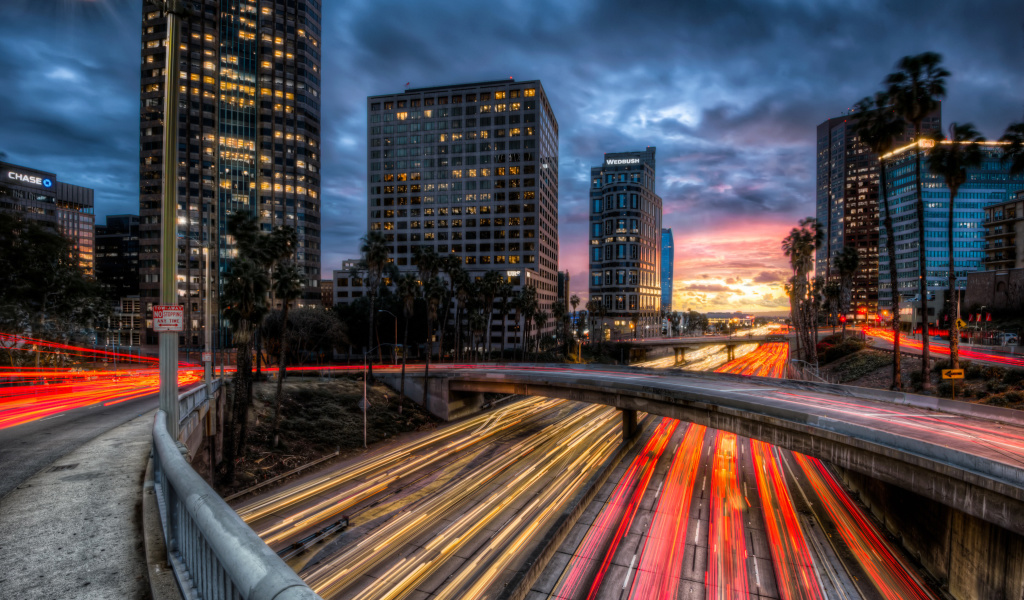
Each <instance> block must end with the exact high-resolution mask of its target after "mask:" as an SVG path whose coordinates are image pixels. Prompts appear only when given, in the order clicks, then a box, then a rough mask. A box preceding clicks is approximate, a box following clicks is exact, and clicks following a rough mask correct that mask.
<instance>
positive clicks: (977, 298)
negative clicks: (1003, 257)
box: [963, 269, 1024, 320]
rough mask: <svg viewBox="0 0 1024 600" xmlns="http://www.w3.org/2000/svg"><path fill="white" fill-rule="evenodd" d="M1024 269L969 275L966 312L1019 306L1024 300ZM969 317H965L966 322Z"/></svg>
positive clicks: (965, 298) (981, 272)
mask: <svg viewBox="0 0 1024 600" xmlns="http://www.w3.org/2000/svg"><path fill="white" fill-rule="evenodd" d="M1022 293H1024V269H1009V270H1002V271H978V272H976V273H968V274H967V290H966V293H965V294H964V305H963V306H964V310H971V309H973V308H974V307H976V306H985V307H987V308H989V309H993V308H996V309H1001V308H1011V307H1012V306H1011V305H1014V304H1017V305H1019V304H1020V303H1021V302H1022V301H1024V298H1022V297H1020V296H1021V294H1022ZM966 319H967V317H964V320H966Z"/></svg>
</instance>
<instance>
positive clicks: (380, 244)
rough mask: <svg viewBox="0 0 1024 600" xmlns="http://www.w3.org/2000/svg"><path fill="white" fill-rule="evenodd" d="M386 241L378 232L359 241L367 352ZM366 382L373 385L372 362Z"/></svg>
mask: <svg viewBox="0 0 1024 600" xmlns="http://www.w3.org/2000/svg"><path fill="white" fill-rule="evenodd" d="M390 250H391V249H390V248H389V247H388V242H387V239H386V238H385V237H384V234H382V233H381V232H379V231H371V232H369V233H367V234H366V235H365V236H363V238H362V239H361V240H360V245H359V253H360V254H362V256H363V258H362V259H361V260H360V261H359V265H358V266H357V267H356V268H357V269H358V270H360V271H362V272H363V273H365V274H366V294H367V295H368V296H369V297H370V329H369V334H368V337H369V339H368V340H367V342H366V347H367V352H369V351H370V350H372V349H373V347H374V345H375V344H374V343H373V340H374V334H375V333H376V330H375V329H374V320H375V317H376V316H377V295H378V294H379V293H380V287H381V284H382V283H383V281H384V275H385V269H386V267H387V265H388V254H389V252H390ZM366 377H367V382H368V383H371V384H372V383H373V361H372V360H371V361H369V370H368V371H367V373H366Z"/></svg>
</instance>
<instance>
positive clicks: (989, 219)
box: [985, 210, 1017, 225]
mask: <svg viewBox="0 0 1024 600" xmlns="http://www.w3.org/2000/svg"><path fill="white" fill-rule="evenodd" d="M1016 220H1017V211H1015V210H1007V211H1003V212H997V213H992V214H986V215H985V224H986V225H988V224H989V223H1000V222H1003V221H1016Z"/></svg>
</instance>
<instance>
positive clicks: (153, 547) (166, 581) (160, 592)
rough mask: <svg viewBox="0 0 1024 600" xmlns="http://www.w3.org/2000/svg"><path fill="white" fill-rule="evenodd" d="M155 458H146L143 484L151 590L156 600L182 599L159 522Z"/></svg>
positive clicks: (143, 534)
mask: <svg viewBox="0 0 1024 600" xmlns="http://www.w3.org/2000/svg"><path fill="white" fill-rule="evenodd" d="M154 483H155V482H154V479H153V459H152V456H151V457H150V459H149V460H148V461H146V479H145V483H143V485H142V537H143V540H144V541H145V550H146V568H147V570H148V571H149V591H150V594H151V595H152V597H153V600H182V595H181V591H180V590H179V589H178V582H177V581H176V580H175V579H174V571H173V570H171V567H170V565H169V564H168V562H167V546H166V545H165V544H164V530H163V526H162V525H161V524H160V508H159V507H158V506H157V502H156V493H155V491H154V489H153V486H154Z"/></svg>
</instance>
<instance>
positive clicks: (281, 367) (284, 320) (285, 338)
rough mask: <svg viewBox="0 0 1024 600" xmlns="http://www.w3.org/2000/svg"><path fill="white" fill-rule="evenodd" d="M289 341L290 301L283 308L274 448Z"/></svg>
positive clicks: (275, 399) (275, 398) (275, 397)
mask: <svg viewBox="0 0 1024 600" xmlns="http://www.w3.org/2000/svg"><path fill="white" fill-rule="evenodd" d="M287 341H288V302H285V303H284V308H282V309H281V358H280V359H278V361H277V393H276V394H274V423H273V425H272V426H271V428H270V430H271V431H272V432H273V436H274V448H277V427H278V424H279V423H280V422H281V397H282V396H283V395H284V376H285V371H286V370H287V369H288V367H287V365H286V361H285V356H286V355H285V351H286V349H287V348H286V347H287Z"/></svg>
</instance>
